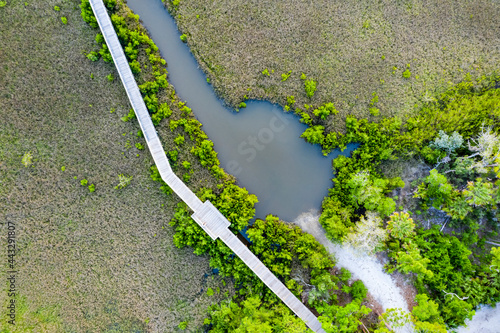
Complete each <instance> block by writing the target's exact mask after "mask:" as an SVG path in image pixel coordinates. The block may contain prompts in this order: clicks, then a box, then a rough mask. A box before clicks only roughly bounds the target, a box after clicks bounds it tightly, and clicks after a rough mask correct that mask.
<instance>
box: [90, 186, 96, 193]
mask: <svg viewBox="0 0 500 333" xmlns="http://www.w3.org/2000/svg"><path fill="white" fill-rule="evenodd" d="M94 191H95V185H94V184H90V185H89V192H90V193H92V192H94Z"/></svg>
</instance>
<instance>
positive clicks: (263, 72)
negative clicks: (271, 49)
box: [262, 68, 270, 76]
mask: <svg viewBox="0 0 500 333" xmlns="http://www.w3.org/2000/svg"><path fill="white" fill-rule="evenodd" d="M262 74H264V75H267V76H270V74H269V70H268V69H267V68H266V69H264V70H263V71H262Z"/></svg>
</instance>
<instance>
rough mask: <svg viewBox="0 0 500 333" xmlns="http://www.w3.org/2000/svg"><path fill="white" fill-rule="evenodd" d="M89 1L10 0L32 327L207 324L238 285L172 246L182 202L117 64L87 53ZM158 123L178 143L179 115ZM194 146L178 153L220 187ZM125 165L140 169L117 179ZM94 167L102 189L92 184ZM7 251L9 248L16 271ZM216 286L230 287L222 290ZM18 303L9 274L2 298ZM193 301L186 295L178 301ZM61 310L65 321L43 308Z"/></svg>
mask: <svg viewBox="0 0 500 333" xmlns="http://www.w3.org/2000/svg"><path fill="white" fill-rule="evenodd" d="M55 5H57V6H59V7H60V11H59V12H57V11H55V10H54V6H55ZM78 5H79V1H73V0H70V1H68V0H66V1H62V2H61V1H52V0H49V1H42V2H33V3H29V4H28V5H27V6H25V5H24V3H23V2H21V1H9V2H8V5H7V6H5V7H3V8H1V9H0V31H1V32H2V43H1V45H0V106H1V107H0V117H1V118H2V121H0V182H1V183H0V244H6V237H7V229H6V223H7V222H11V223H14V224H15V226H16V231H17V232H18V234H17V245H18V247H19V252H18V254H17V256H16V260H17V269H18V270H19V273H18V274H17V281H16V283H17V287H18V291H19V295H20V297H22V298H23V299H24V300H25V301H24V302H25V303H24V304H25V312H23V317H22V318H26V320H29V322H30V323H35V326H34V327H31V328H29V329H27V330H24V331H23V330H20V331H23V332H42V331H50V332H86V331H88V332H124V331H134V332H146V331H151V332H171V331H175V329H176V327H177V325H179V323H180V322H182V321H186V320H189V323H190V324H189V327H199V326H201V325H202V323H203V319H204V317H205V311H206V309H207V307H208V306H209V305H210V304H211V303H212V302H218V301H220V299H222V298H224V297H225V296H224V295H223V294H224V292H226V291H227V292H229V293H231V290H232V288H233V287H232V284H231V283H227V284H226V286H223V284H222V281H221V279H220V278H216V279H214V280H210V281H205V280H206V279H205V280H204V276H206V275H207V274H208V275H210V274H211V269H210V268H209V265H208V258H206V257H200V256H196V255H194V254H192V253H191V252H192V250H191V249H182V250H179V249H177V248H176V247H175V246H174V245H173V242H172V236H173V233H174V231H173V229H172V228H171V227H169V226H168V221H169V220H170V218H171V216H172V213H173V208H174V207H175V206H176V204H177V203H178V202H179V200H178V198H176V197H175V196H166V195H165V194H164V193H163V192H161V190H160V188H159V184H158V183H156V182H153V181H152V180H151V178H150V174H149V167H150V166H151V165H152V164H153V161H152V159H151V157H150V155H149V151H147V150H139V149H137V148H136V147H134V146H135V143H140V144H142V145H144V144H145V141H144V139H143V138H138V137H137V135H136V133H137V132H138V130H139V126H138V124H137V121H136V120H135V119H134V120H132V121H129V122H123V121H121V120H120V118H121V117H123V116H126V115H127V114H128V112H129V109H130V106H129V104H128V100H127V96H126V94H125V91H124V89H123V87H122V85H121V82H120V81H119V80H115V81H113V82H110V81H108V79H107V78H106V76H108V75H110V74H112V75H114V77H117V73H116V71H115V69H114V66H113V64H109V63H104V62H103V61H102V60H99V61H96V62H92V61H90V60H88V59H87V57H86V54H87V53H88V52H90V51H93V50H94V51H95V50H97V49H98V46H97V44H96V43H95V41H94V37H95V34H96V32H97V31H96V30H94V29H92V28H90V27H89V26H88V25H87V24H86V23H84V22H83V20H82V19H81V17H80V8H79V7H78ZM61 16H64V17H67V18H68V22H69V24H68V25H63V24H61V20H60V17H61ZM90 73H93V74H94V79H91V78H90ZM165 98H167V97H165ZM110 109H114V110H115V112H113V113H111V112H109V110H110ZM173 110H174V112H178V113H179V114H180V111H179V110H178V109H173ZM179 117H180V116H179ZM159 132H160V133H161V137H162V141H164V142H171V143H170V144H166V145H165V149H166V150H168V149H172V147H173V138H175V136H176V135H177V134H178V133H171V132H170V130H169V129H168V126H167V125H166V123H162V124H160V127H159ZM128 140H129V141H130V144H131V145H132V147H131V148H129V149H127V148H125V143H126V142H127V141H128ZM186 149H188V148H186ZM26 152H31V153H32V155H33V163H32V165H31V166H30V167H29V168H25V167H24V166H23V164H22V158H23V156H24V154H25V153H26ZM137 155H139V156H137ZM190 155H191V154H190V153H189V152H185V151H184V150H181V152H180V153H179V163H182V161H185V160H188V161H189V162H190V164H191V170H194V174H193V176H192V178H191V179H192V180H193V179H196V180H199V181H203V180H204V182H205V183H206V184H205V186H214V183H213V181H212V182H210V181H209V180H208V179H209V178H210V179H212V177H211V176H210V174H209V172H208V171H206V170H205V169H202V168H201V166H200V164H199V161H198V160H197V159H196V158H194V157H193V158H190V157H189V156H190ZM180 165H181V164H180ZM61 166H64V172H62V171H61ZM179 169H180V171H181V173H180V174H181V175H182V171H183V170H182V168H179ZM122 173H123V174H126V175H131V176H133V181H132V182H131V183H130V185H129V186H127V187H126V188H124V189H122V190H120V191H117V190H115V189H114V186H116V183H117V175H118V174H122ZM74 177H76V178H74ZM84 178H85V179H89V183H90V182H91V183H92V184H95V189H96V190H95V192H94V193H91V192H90V191H89V189H88V188H86V187H83V186H81V185H80V180H82V179H84ZM200 186H201V185H200ZM195 190H196V188H195ZM6 261H7V257H6V251H3V250H2V251H0V262H1V263H2V264H1V265H0V278H1V279H2V280H3V281H5V270H6V266H5V265H4V264H3V263H5V262H6ZM228 282H230V281H228ZM206 287H211V288H213V289H215V288H218V287H219V288H221V290H223V293H221V294H219V295H214V296H212V297H209V296H207V295H206V291H202V289H204V288H206ZM7 301H8V297H7V294H6V289H5V284H1V286H0V304H1V305H2V308H3V305H4V304H6V302H7ZM180 301H182V302H184V303H185V306H183V307H182V308H180V307H176V306H173V305H175V304H177V303H178V302H180ZM39 309H42V310H40V311H41V312H40V311H39ZM43 309H47V310H43ZM49 310H50V311H52V312H51V314H50V316H51V317H50V318H53V317H54V316H55V317H57V320H55V321H50V323H49V322H47V323H45V324H43V323H42V321H43V320H45V319H43V318H41V317H40V318H41V319H40V318H39V319H36V318H37V313H39V315H38V316H42V315H43V314H44V313H45V312H44V311H49ZM3 317H4V315H3V312H2V318H3ZM42 317H43V316H42ZM19 318H20V319H22V318H21V317H19ZM30 318H31V319H30ZM33 318H34V319H33ZM44 318H45V317H44ZM42 319H43V320H42ZM2 320H3V319H2ZM36 320H38V321H39V323H38V324H36V323H37V321H36ZM3 324H4V322H3V321H2V322H0V326H2V328H4V325H3ZM49 324H50V325H52V326H47V325H49ZM30 325H31V324H30Z"/></svg>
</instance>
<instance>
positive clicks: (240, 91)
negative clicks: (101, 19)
mask: <svg viewBox="0 0 500 333" xmlns="http://www.w3.org/2000/svg"><path fill="white" fill-rule="evenodd" d="M165 4H166V5H167V6H168V7H169V9H170V10H171V11H173V12H174V14H175V15H174V17H175V19H176V21H177V23H178V25H179V28H180V30H181V32H182V33H183V34H185V35H186V36H187V41H188V44H189V46H190V48H191V50H192V52H193V54H194V55H195V57H196V58H197V60H198V62H199V63H200V66H201V68H202V69H203V70H204V71H205V72H206V73H207V74H208V77H209V78H210V82H212V84H213V86H214V88H215V89H216V91H217V93H218V94H219V95H220V96H222V97H223V98H224V100H225V101H226V102H227V103H229V104H230V105H232V106H234V107H237V106H238V104H239V103H240V102H241V101H243V100H244V98H243V96H244V95H248V97H249V98H250V99H266V100H270V101H272V102H278V103H280V104H282V105H285V104H286V97H287V96H288V95H294V96H295V97H296V100H297V103H296V105H295V107H301V106H302V105H304V104H313V105H314V108H316V107H318V106H319V105H321V104H324V103H326V102H333V103H334V104H335V106H336V107H337V109H338V110H339V111H340V114H339V117H338V118H335V119H334V118H332V119H330V120H329V124H328V128H327V131H328V132H329V131H330V130H342V129H343V128H344V122H343V121H341V120H342V119H345V116H346V115H348V114H353V115H356V116H357V117H358V118H369V119H371V120H377V119H381V118H380V117H383V116H384V117H386V116H393V115H400V116H405V115H407V114H411V113H412V112H414V110H415V105H420V103H421V99H422V96H424V95H425V94H426V93H427V94H430V95H434V94H435V93H437V92H440V91H442V90H443V89H445V88H446V87H447V86H448V84H449V82H453V83H457V82H458V81H460V80H462V79H463V78H464V76H465V74H466V73H468V72H470V73H472V75H473V76H474V77H475V76H479V75H483V74H489V73H490V72H492V71H493V70H495V69H498V63H499V62H500V49H499V48H498V45H499V44H500V40H499V36H500V4H499V3H498V1H492V0H478V1H452V0H445V1H443V0H425V1H424V0H403V1H401V0H393V1H375V0H369V1H357V0H349V1H344V0H333V1H332V0H319V1H313V2H311V1H300V0H284V1H257V0H249V1H239V0H238V1H234V0H222V1H210V2H207V1H202V0H194V1H180V2H179V1H176V5H175V6H174V5H172V3H171V2H170V3H169V2H168V1H165ZM408 65H410V66H411V73H409V71H408V72H406V71H407V68H408V67H407V66H408ZM289 71H291V76H290V77H289V78H288V79H287V80H285V81H283V80H282V76H281V74H282V73H289ZM263 73H264V75H263ZM301 73H305V74H306V75H307V78H308V79H312V80H314V81H316V82H318V84H317V91H316V92H315V93H314V96H313V97H312V98H311V100H309V99H308V98H307V96H306V92H305V91H304V83H303V82H302V81H301V80H300V74H301ZM405 73H406V74H405ZM247 89H249V91H247ZM373 92H376V93H377V95H378V96H379V98H380V101H379V103H378V105H377V108H378V109H379V110H380V114H379V115H380V117H377V116H376V115H373V116H372V115H370V111H369V104H370V100H371V96H372V93H373ZM376 114H377V115H378V113H376Z"/></svg>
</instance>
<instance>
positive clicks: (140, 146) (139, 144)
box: [135, 142, 144, 150]
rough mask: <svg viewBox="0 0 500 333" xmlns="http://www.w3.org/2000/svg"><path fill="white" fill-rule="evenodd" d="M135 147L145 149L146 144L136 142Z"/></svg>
mask: <svg viewBox="0 0 500 333" xmlns="http://www.w3.org/2000/svg"><path fill="white" fill-rule="evenodd" d="M135 148H137V149H139V150H144V145H143V144H141V143H139V142H136V144H135Z"/></svg>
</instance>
